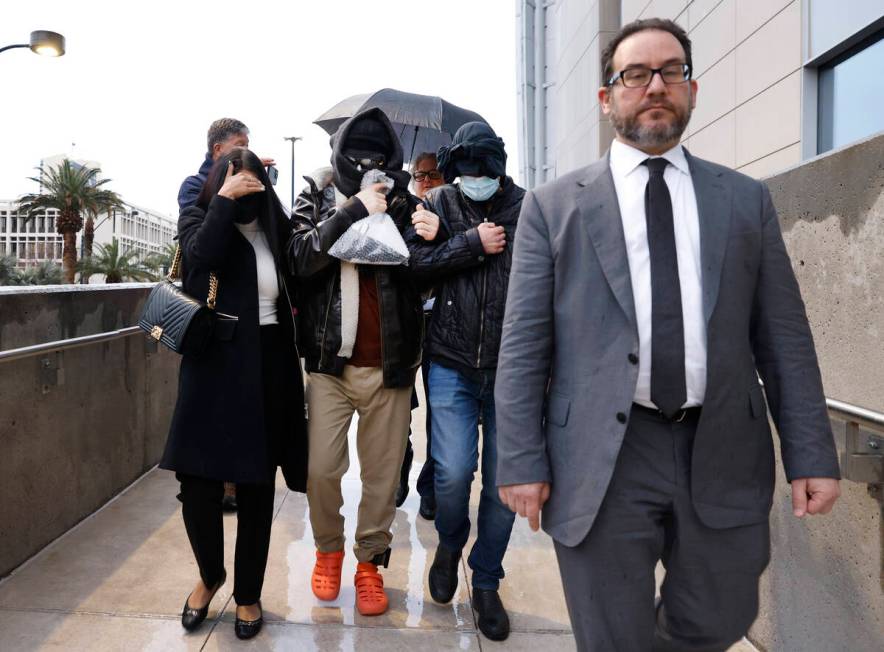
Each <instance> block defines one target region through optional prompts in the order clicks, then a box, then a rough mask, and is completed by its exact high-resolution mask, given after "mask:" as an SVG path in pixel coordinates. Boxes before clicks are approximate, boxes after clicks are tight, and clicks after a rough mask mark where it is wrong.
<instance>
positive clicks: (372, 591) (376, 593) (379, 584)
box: [353, 562, 389, 616]
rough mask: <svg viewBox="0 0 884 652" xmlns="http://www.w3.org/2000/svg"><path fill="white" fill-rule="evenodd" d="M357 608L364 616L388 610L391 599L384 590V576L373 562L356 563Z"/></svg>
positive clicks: (376, 614) (379, 613)
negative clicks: (389, 599)
mask: <svg viewBox="0 0 884 652" xmlns="http://www.w3.org/2000/svg"><path fill="white" fill-rule="evenodd" d="M353 581H354V583H355V584H356V608H357V609H358V610H359V613H360V614H362V615H363V616H380V615H381V614H382V613H384V612H385V611H386V610H387V605H388V604H389V601H388V600H387V594H386V593H385V592H384V578H383V577H381V574H380V573H378V567H377V566H376V565H374V564H372V563H368V562H360V563H359V564H357V565H356V577H355V578H354V579H353Z"/></svg>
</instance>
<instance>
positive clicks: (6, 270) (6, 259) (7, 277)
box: [0, 254, 16, 285]
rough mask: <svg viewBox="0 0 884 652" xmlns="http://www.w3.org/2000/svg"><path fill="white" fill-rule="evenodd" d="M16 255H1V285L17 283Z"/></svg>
mask: <svg viewBox="0 0 884 652" xmlns="http://www.w3.org/2000/svg"><path fill="white" fill-rule="evenodd" d="M15 276H16V273H15V256H12V255H8V254H7V255H3V256H0V285H16V283H15V282H14V280H15Z"/></svg>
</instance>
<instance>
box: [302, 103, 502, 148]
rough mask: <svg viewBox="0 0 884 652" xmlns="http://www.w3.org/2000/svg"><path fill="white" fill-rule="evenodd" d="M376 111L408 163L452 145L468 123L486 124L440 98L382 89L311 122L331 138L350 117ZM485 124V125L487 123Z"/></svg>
mask: <svg viewBox="0 0 884 652" xmlns="http://www.w3.org/2000/svg"><path fill="white" fill-rule="evenodd" d="M373 108H379V109H381V110H382V111H383V112H384V113H386V114H387V117H388V118H389V119H390V122H392V123H393V129H395V130H396V134H397V135H398V136H399V142H400V143H402V151H403V152H404V153H405V154H406V155H407V158H406V161H408V162H410V161H411V160H412V159H413V158H414V156H415V155H416V154H420V153H421V152H435V151H436V150H437V149H439V147H441V146H442V145H447V144H449V143H450V142H451V137H452V136H454V132H455V131H457V130H458V128H459V127H460V126H461V125H463V124H466V123H467V122H475V121H478V122H485V119H484V118H483V117H482V116H480V115H479V114H478V113H476V112H475V111H470V110H468V109H463V108H461V107H459V106H456V105H454V104H452V103H451V102H446V101H445V100H443V99H442V98H441V97H434V96H431V95H418V94H417V93H405V92H404V91H397V90H395V89H393V88H384V89H381V90H379V91H377V92H376V93H363V94H361V95H352V96H350V97H348V98H347V99H345V100H342V101H340V102H338V103H337V104H336V105H335V106H333V107H332V108H330V109H329V110H328V111H326V112H325V113H323V114H322V115H321V116H319V117H318V118H317V119H316V120H314V121H313V124H317V125H319V126H320V127H322V128H323V129H325V131H326V132H327V133H328V134H329V135H331V134H334V133H335V132H336V131H337V130H338V127H340V126H341V125H342V124H343V123H344V122H346V121H347V120H348V119H349V118H351V117H353V116H354V115H356V114H357V113H359V112H360V111H363V110H365V109H373ZM486 124H487V123H486Z"/></svg>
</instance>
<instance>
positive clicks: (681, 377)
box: [495, 19, 839, 652]
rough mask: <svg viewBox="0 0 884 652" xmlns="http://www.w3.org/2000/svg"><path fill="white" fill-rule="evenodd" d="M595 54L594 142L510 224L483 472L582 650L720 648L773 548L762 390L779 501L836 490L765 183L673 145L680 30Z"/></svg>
mask: <svg viewBox="0 0 884 652" xmlns="http://www.w3.org/2000/svg"><path fill="white" fill-rule="evenodd" d="M602 65H603V68H604V79H605V80H606V83H605V86H604V87H603V88H601V89H600V90H599V99H600V102H601V104H602V108H603V110H604V112H605V113H606V114H607V115H608V116H610V119H611V122H612V123H613V125H614V128H615V131H616V140H615V142H614V143H613V144H612V146H611V149H610V152H609V154H608V156H606V157H605V158H604V159H603V160H601V161H598V162H596V163H594V164H592V165H590V166H588V167H586V168H584V169H582V170H578V171H576V172H574V173H571V174H568V175H566V176H563V177H562V178H560V179H558V180H556V181H555V182H553V183H550V184H547V185H545V186H542V187H540V188H537V189H536V190H535V191H534V192H532V193H529V194H528V195H527V196H526V198H525V201H524V204H523V208H522V214H521V216H520V218H519V228H518V231H517V232H516V238H515V251H514V255H513V263H512V273H511V277H510V291H509V297H508V300H507V308H506V317H505V321H504V327H503V341H502V345H501V349H500V362H499V367H498V372H497V387H496V392H495V401H496V404H497V423H498V447H499V458H498V470H497V482H498V486H499V487H500V494H501V498H502V500H503V501H504V502H505V503H506V504H507V505H508V506H509V507H510V509H512V510H513V511H515V512H517V513H519V514H520V515H522V516H526V517H527V518H528V519H529V523H530V525H531V527H532V528H533V529H535V530H536V529H537V527H538V516H539V512H540V510H541V509H542V512H543V514H542V515H543V528H544V530H545V531H546V532H548V533H549V534H550V535H551V536H552V537H553V539H554V540H555V548H556V554H557V557H558V561H559V567H560V571H561V575H562V582H563V584H564V589H565V597H566V599H567V603H568V610H569V614H570V617H571V622H572V624H573V628H574V634H575V637H576V639H577V642H578V648H579V649H581V650H592V651H594V652H595V651H598V652H601V651H608V650H628V651H633V650H635V651H642V652H644V651H646V650H704V651H707V650H708V651H711V650H725V649H727V647H729V646H730V645H731V644H733V643H734V642H735V641H737V640H739V639H740V637H742V636H743V635H744V634H745V632H746V631H747V630H748V628H749V626H750V625H751V624H752V622H753V620H754V619H755V616H756V614H757V610H758V578H759V576H760V575H761V572H762V571H763V569H764V568H765V566H766V565H767V562H768V558H769V546H770V537H769V531H768V514H769V512H770V508H771V502H772V496H773V484H774V453H773V445H772V438H771V433H770V428H769V425H768V419H767V410H766V409H765V405H766V403H765V395H766V397H767V403H768V404H769V407H770V414H771V416H772V417H773V420H774V423H775V424H776V426H777V430H778V431H779V435H780V442H781V447H782V457H783V463H784V465H785V470H786V475H787V477H788V479H789V481H790V482H791V484H792V492H793V508H794V513H795V515H796V516H799V517H801V516H804V515H805V514H818V513H827V512H828V511H829V510H830V509H831V508H832V505H833V504H834V502H835V500H836V499H837V497H838V495H839V485H838V463H837V456H836V451H835V446H834V442H833V438H832V432H831V428H830V425H829V421H828V418H827V413H826V405H825V398H824V395H823V388H822V381H821V378H820V372H819V368H818V365H817V359H816V353H815V351H814V346H813V339H812V336H811V332H810V328H809V326H808V323H807V317H806V315H805V310H804V304H803V302H802V300H801V296H800V293H799V289H798V284H797V282H796V280H795V276H794V274H793V271H792V267H791V263H790V261H789V257H788V254H787V253H786V249H785V246H784V244H783V239H782V235H781V233H780V227H779V222H778V220H777V215H776V212H775V210H774V207H773V205H772V203H771V200H770V194H769V192H768V190H767V188H766V187H765V186H764V184H762V183H760V182H758V181H755V180H753V179H751V178H749V177H746V176H744V175H742V174H739V173H737V172H734V171H732V170H730V169H727V168H724V167H722V166H720V165H716V164H713V163H710V162H708V161H703V160H701V159H698V158H695V157H693V156H691V155H690V154H689V153H688V152H687V151H686V150H685V149H684V148H682V146H681V145H680V144H679V142H680V139H681V135H682V133H683V132H684V129H685V127H686V126H687V124H688V120H689V119H690V114H691V109H692V108H693V107H694V105H695V102H696V96H697V83H696V82H695V81H693V80H692V79H691V49H690V40H689V39H688V37H687V35H686V34H685V32H684V30H682V29H681V28H680V27H679V26H678V25H676V24H675V23H673V22H671V21H668V20H659V19H650V20H644V21H636V22H634V23H631V24H629V25H626V26H625V27H624V28H623V29H621V30H620V32H619V33H618V34H617V35H616V36H615V37H614V39H613V41H612V42H611V44H610V45H609V46H608V47H607V48H606V50H605V52H604V53H603V55H602ZM759 375H760V377H761V379H762V380H763V381H764V387H763V389H762V386H761V385H760V384H759V382H758V377H759ZM658 560H662V562H663V564H664V566H665V568H666V578H665V581H664V583H663V586H662V589H661V596H662V599H661V600H660V601H659V602H658V603H657V604H656V605H655V599H654V586H655V585H654V568H655V566H656V564H657V562H658Z"/></svg>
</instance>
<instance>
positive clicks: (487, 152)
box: [436, 122, 506, 183]
mask: <svg viewBox="0 0 884 652" xmlns="http://www.w3.org/2000/svg"><path fill="white" fill-rule="evenodd" d="M436 160H437V161H438V166H439V171H440V172H442V174H443V175H444V176H445V183H453V182H454V180H455V179H456V178H457V177H459V176H462V175H467V176H471V177H482V176H486V177H491V178H492V179H496V178H500V177H505V176H506V151H505V150H504V147H503V139H502V138H498V136H497V134H496V133H494V129H492V128H491V127H489V126H488V125H487V124H485V123H484V122H468V123H466V124H465V125H463V126H461V128H460V129H458V130H457V131H456V132H455V134H454V138H453V139H452V140H451V144H450V145H448V146H446V147H440V148H439V151H438V153H437V154H436Z"/></svg>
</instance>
